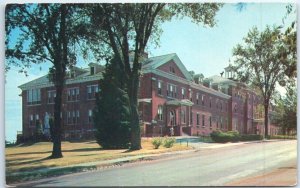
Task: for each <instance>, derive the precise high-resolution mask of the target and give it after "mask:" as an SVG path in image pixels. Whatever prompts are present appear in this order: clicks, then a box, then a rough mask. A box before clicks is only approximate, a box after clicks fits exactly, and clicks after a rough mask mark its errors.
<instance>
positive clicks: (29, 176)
mask: <svg viewBox="0 0 300 188" xmlns="http://www.w3.org/2000/svg"><path fill="white" fill-rule="evenodd" d="M41 168H43V170H42V171H31V172H28V173H20V174H18V175H16V174H14V175H13V174H7V175H6V183H7V184H12V183H18V182H23V181H29V180H38V179H41V178H46V177H51V176H58V175H65V174H70V173H76V172H82V171H86V170H94V169H96V168H97V167H96V166H75V167H64V168H58V169H50V168H47V167H45V166H41ZM35 170H36V169H35ZM27 186H28V185H26V187H27Z"/></svg>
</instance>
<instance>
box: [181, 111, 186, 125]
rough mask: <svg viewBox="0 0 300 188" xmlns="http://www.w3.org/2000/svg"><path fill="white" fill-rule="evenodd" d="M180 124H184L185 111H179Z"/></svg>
mask: <svg viewBox="0 0 300 188" xmlns="http://www.w3.org/2000/svg"><path fill="white" fill-rule="evenodd" d="M181 123H185V110H181Z"/></svg>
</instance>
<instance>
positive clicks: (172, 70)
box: [170, 66, 175, 74]
mask: <svg viewBox="0 0 300 188" xmlns="http://www.w3.org/2000/svg"><path fill="white" fill-rule="evenodd" d="M170 72H171V73H174V74H175V69H174V67H172V66H170Z"/></svg>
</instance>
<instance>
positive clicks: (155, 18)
mask: <svg viewBox="0 0 300 188" xmlns="http://www.w3.org/2000/svg"><path fill="white" fill-rule="evenodd" d="M221 6H222V5H221V4H213V3H204V4H198V3H194V4H179V3H178V4H164V3H141V4H138V3H136V4H95V5H91V8H90V9H89V8H88V13H89V15H90V17H91V20H92V24H93V26H92V28H93V29H92V30H93V31H95V30H96V31H99V32H98V34H99V35H98V36H97V35H96V36H97V37H98V38H100V39H102V40H103V41H104V42H105V43H106V44H107V46H108V47H109V48H110V49H111V52H112V53H113V54H114V56H115V57H116V59H117V60H118V62H115V63H118V64H119V66H120V69H121V70H122V72H123V74H124V80H125V81H126V92H127V93H128V96H129V109H130V124H131V149H132V150H138V149H140V148H141V135H140V127H139V115H138V85H139V77H140V73H141V67H142V66H141V61H142V58H143V53H144V52H145V48H146V47H147V44H148V42H149V40H151V41H153V42H154V43H158V41H159V36H160V33H161V28H160V24H161V23H162V22H164V21H168V20H171V19H172V17H174V16H176V17H180V18H181V17H184V16H187V17H190V18H191V19H192V20H193V21H194V22H196V23H198V24H199V23H203V24H204V25H207V26H213V25H214V24H215V22H214V16H215V14H216V12H217V11H218V10H219V8H220V7H221ZM96 34H97V33H96ZM93 36H94V35H93ZM103 36H104V37H103ZM106 39H107V40H106ZM94 41H97V40H94ZM95 45H99V44H97V43H95V44H94V45H93V46H95ZM130 50H132V51H133V52H134V57H133V59H132V60H130V58H129V52H130ZM131 63H132V64H131Z"/></svg>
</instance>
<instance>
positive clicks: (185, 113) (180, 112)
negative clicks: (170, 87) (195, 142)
mask: <svg viewBox="0 0 300 188" xmlns="http://www.w3.org/2000/svg"><path fill="white" fill-rule="evenodd" d="M193 104H194V103H193V102H191V101H190V100H188V99H183V100H178V99H173V100H169V101H167V102H166V117H167V118H166V128H167V129H166V130H167V131H168V132H167V135H170V136H171V131H170V130H171V128H173V130H174V131H173V132H174V135H172V136H181V135H182V133H183V132H185V134H188V135H191V127H190V126H189V122H190V119H189V117H190V116H189V114H190V112H191V107H192V106H193Z"/></svg>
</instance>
